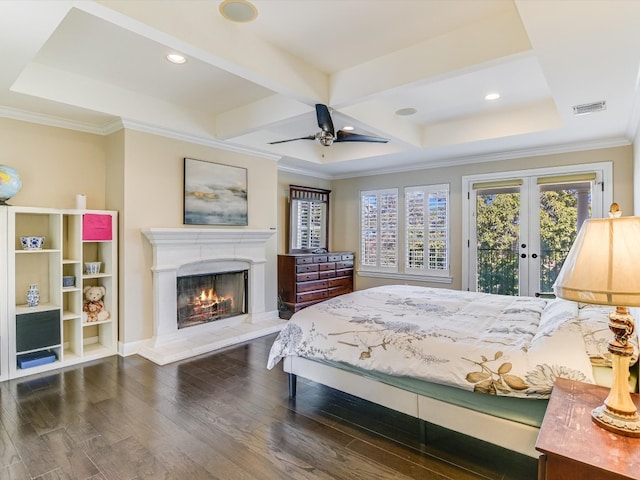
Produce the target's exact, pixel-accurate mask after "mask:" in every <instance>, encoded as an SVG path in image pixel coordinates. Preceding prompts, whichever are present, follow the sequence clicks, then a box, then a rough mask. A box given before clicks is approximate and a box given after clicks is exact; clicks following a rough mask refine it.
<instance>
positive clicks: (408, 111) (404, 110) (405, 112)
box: [396, 107, 418, 117]
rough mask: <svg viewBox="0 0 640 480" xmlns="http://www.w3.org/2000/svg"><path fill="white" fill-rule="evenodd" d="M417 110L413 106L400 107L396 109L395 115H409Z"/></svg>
mask: <svg viewBox="0 0 640 480" xmlns="http://www.w3.org/2000/svg"><path fill="white" fill-rule="evenodd" d="M417 112H418V110H416V109H415V108H411V107H407V108H401V109H400V110H396V115H398V116H399V117H409V116H411V115H415V114H416V113H417Z"/></svg>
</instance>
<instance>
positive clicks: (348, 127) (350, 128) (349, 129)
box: [342, 125, 353, 132]
mask: <svg viewBox="0 0 640 480" xmlns="http://www.w3.org/2000/svg"><path fill="white" fill-rule="evenodd" d="M342 130H345V131H347V132H351V131H352V130H353V127H352V126H351V125H347V126H346V127H342Z"/></svg>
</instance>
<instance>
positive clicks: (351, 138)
mask: <svg viewBox="0 0 640 480" xmlns="http://www.w3.org/2000/svg"><path fill="white" fill-rule="evenodd" d="M388 141H389V139H388V138H382V137H372V136H371V135H360V134H359V133H351V132H345V131H344V130H338V135H337V137H336V139H335V140H334V143H335V142H375V143H387V142H388Z"/></svg>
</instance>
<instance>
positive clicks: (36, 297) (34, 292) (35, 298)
mask: <svg viewBox="0 0 640 480" xmlns="http://www.w3.org/2000/svg"><path fill="white" fill-rule="evenodd" d="M39 303H40V290H38V285H37V284H35V283H32V284H31V285H29V289H28V290H27V305H28V306H30V307H37V306H38V304H39Z"/></svg>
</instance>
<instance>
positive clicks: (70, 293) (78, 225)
mask: <svg viewBox="0 0 640 480" xmlns="http://www.w3.org/2000/svg"><path fill="white" fill-rule="evenodd" d="M0 210H1V211H2V212H1V213H0V222H2V224H4V225H6V226H7V228H6V230H5V231H6V233H7V234H6V237H5V238H4V242H5V246H4V248H1V249H0V265H3V264H4V265H6V276H5V278H6V279H7V284H6V285H2V288H1V289H0V291H3V293H0V295H6V301H5V302H3V303H2V304H3V305H6V309H5V308H0V310H3V312H2V313H0V315H2V317H1V318H0V319H1V322H0V342H1V343H0V348H2V352H3V353H2V356H1V357H0V358H1V361H0V380H4V379H7V378H16V377H21V376H24V375H31V374H34V373H39V372H43V371H47V370H51V369H54V368H58V367H61V366H65V365H71V364H75V363H80V362H85V361H89V360H93V359H96V358H101V357H105V356H109V355H113V354H115V353H116V349H117V325H118V319H117V315H118V304H117V213H116V212H113V211H106V210H59V209H48V208H34V207H13V206H10V207H2V208H0ZM95 220H98V222H95ZM96 223H97V224H98V225H99V226H101V228H97V229H96V227H95V225H96ZM96 232H97V233H96ZM21 236H44V237H45V238H46V240H45V244H44V247H43V248H42V249H40V250H24V249H23V248H22V245H21V243H20V237H21ZM0 237H2V236H0ZM0 241H1V240H0ZM1 246H2V245H0V247H1ZM2 255H4V256H5V259H6V261H5V262H2V260H3V258H2ZM85 262H101V263H102V268H101V270H100V273H98V274H95V275H85V274H84V263H85ZM64 276H71V277H74V278H75V282H74V284H73V286H67V287H64V286H63V277H64ZM34 283H35V284H37V285H38V288H39V291H40V302H39V304H38V305H37V306H35V307H30V306H27V304H26V292H27V288H28V286H29V285H30V284H34ZM92 285H102V286H104V287H105V288H106V294H105V297H104V299H103V300H104V303H105V307H106V310H107V311H108V312H109V314H110V316H109V318H108V319H107V320H105V321H103V322H91V323H86V322H84V321H83V315H82V306H83V297H84V294H83V289H84V288H85V287H87V286H92ZM4 292H6V293H4ZM2 298H3V297H0V301H1V300H2ZM4 352H6V354H5V353H4ZM34 353H35V354H47V355H49V356H50V354H51V353H53V355H54V356H55V361H54V362H52V363H45V364H42V365H37V366H29V367H28V368H20V366H19V363H20V362H19V360H24V359H25V358H26V357H27V356H29V355H31V354H34Z"/></svg>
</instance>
